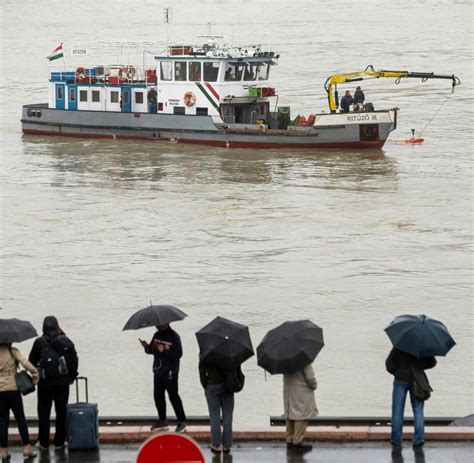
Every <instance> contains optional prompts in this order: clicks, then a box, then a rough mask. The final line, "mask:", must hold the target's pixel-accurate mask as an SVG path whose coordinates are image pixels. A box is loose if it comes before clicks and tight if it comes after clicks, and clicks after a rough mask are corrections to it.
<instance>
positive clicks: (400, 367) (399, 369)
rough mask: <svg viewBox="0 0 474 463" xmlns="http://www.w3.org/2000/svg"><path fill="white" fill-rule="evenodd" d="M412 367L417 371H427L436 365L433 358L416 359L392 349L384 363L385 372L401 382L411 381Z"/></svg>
mask: <svg viewBox="0 0 474 463" xmlns="http://www.w3.org/2000/svg"><path fill="white" fill-rule="evenodd" d="M412 365H413V366H414V367H415V368H417V369H419V370H428V369H429V368H433V367H434V366H435V365H436V359H435V358H434V357H422V358H420V359H417V358H416V357H415V356H413V355H411V354H408V353H406V352H403V351H401V350H398V349H395V348H393V349H392V350H391V352H390V354H389V355H388V357H387V360H386V361H385V366H386V368H387V371H388V372H389V373H391V374H392V375H393V376H395V378H396V379H400V380H401V381H408V382H411V381H413V373H412V371H411V366H412Z"/></svg>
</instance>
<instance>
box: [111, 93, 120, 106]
mask: <svg viewBox="0 0 474 463" xmlns="http://www.w3.org/2000/svg"><path fill="white" fill-rule="evenodd" d="M110 102H111V103H118V102H119V92H110Z"/></svg>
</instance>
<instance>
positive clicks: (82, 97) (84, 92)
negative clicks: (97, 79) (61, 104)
mask: <svg viewBox="0 0 474 463" xmlns="http://www.w3.org/2000/svg"><path fill="white" fill-rule="evenodd" d="M79 101H87V90H80V91H79Z"/></svg>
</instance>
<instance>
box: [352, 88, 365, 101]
mask: <svg viewBox="0 0 474 463" xmlns="http://www.w3.org/2000/svg"><path fill="white" fill-rule="evenodd" d="M364 100H365V95H364V92H363V91H362V90H356V91H355V93H354V104H362V103H364Z"/></svg>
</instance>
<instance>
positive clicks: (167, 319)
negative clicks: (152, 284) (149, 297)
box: [123, 305, 187, 331]
mask: <svg viewBox="0 0 474 463" xmlns="http://www.w3.org/2000/svg"><path fill="white" fill-rule="evenodd" d="M185 317H187V315H186V314H185V313H184V312H183V311H182V310H179V309H178V308H176V307H173V306H172V305H150V306H148V307H145V308H144V309H141V310H139V311H138V312H135V313H134V314H133V315H132V316H131V317H130V318H129V319H128V322H127V323H126V324H125V326H124V327H123V331H125V330H139V329H140V328H146V327H148V326H159V325H167V324H168V323H171V322H176V321H178V320H182V319H183V318H185Z"/></svg>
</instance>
